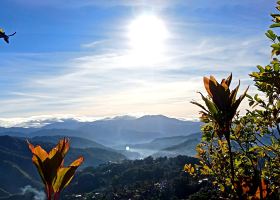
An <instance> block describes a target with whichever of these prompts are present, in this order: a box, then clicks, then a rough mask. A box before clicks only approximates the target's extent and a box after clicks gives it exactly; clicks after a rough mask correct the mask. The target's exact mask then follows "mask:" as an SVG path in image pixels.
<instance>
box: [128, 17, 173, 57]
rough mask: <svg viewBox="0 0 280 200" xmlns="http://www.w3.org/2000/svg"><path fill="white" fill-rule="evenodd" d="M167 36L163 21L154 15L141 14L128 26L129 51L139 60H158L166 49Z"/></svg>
mask: <svg viewBox="0 0 280 200" xmlns="http://www.w3.org/2000/svg"><path fill="white" fill-rule="evenodd" d="M168 36H169V34H168V30H167V28H166V26H165V24H164V22H163V21H162V20H161V19H160V18H158V17H157V16H154V15H141V16H139V17H137V18H136V19H134V20H133V21H132V22H131V23H130V25H129V27H128V39H129V44H130V47H131V53H132V55H133V57H134V58H138V59H139V60H142V59H145V60H148V61H155V60H159V59H160V58H161V56H162V54H163V53H164V51H165V49H166V47H165V42H166V40H167V39H168Z"/></svg>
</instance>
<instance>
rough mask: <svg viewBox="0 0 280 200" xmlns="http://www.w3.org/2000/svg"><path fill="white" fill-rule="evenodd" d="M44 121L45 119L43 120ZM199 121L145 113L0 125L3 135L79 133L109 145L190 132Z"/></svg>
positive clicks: (66, 134)
mask: <svg viewBox="0 0 280 200" xmlns="http://www.w3.org/2000/svg"><path fill="white" fill-rule="evenodd" d="M42 123H43V124H44V122H42ZM200 125H201V123H200V122H194V121H185V120H179V119H176V118H169V117H166V116H163V115H145V116H143V117H139V118H135V117H129V116H122V117H115V118H106V119H102V120H96V121H92V122H81V121H78V120H75V119H64V120H60V121H59V122H53V123H49V124H47V125H45V126H43V127H40V128H34V127H29V128H27V127H25V128H23V127H10V128H4V127H1V128H0V135H11V136H18V137H34V136H50V135H52V136H54V135H65V136H72V137H75V136H79V137H81V138H86V139H90V140H93V141H96V142H98V143H101V144H103V145H106V146H114V145H119V144H125V143H129V144H137V143H144V142H150V141H151V140H153V139H156V138H160V137H171V136H181V135H183V136H187V135H189V134H191V133H195V132H199V131H200Z"/></svg>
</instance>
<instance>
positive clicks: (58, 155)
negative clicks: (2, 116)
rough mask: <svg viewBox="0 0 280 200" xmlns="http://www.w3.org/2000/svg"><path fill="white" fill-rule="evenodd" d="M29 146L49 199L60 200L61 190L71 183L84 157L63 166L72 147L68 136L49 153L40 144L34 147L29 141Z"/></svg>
mask: <svg viewBox="0 0 280 200" xmlns="http://www.w3.org/2000/svg"><path fill="white" fill-rule="evenodd" d="M27 142H28V141H27ZM28 146H29V149H30V151H31V152H32V154H33V156H32V161H33V163H34V164H35V166H36V167H37V170H38V172H39V174H40V176H41V179H42V181H43V183H44V184H45V188H46V193H47V198H48V200H52V199H54V200H58V199H59V195H60V192H61V191H62V190H63V189H64V188H65V187H66V186H67V185H68V184H69V183H70V181H71V180H72V178H73V176H74V173H75V171H76V169H77V168H78V167H79V166H80V165H81V164H82V163H83V161H84V158H83V157H82V156H81V157H79V158H78V159H77V160H75V161H74V162H72V163H71V164H70V165H69V166H68V167H64V166H63V163H64V157H65V155H66V154H67V152H68V150H69V147H70V145H69V139H66V138H64V139H62V140H60V141H59V142H58V144H57V145H56V146H55V147H54V148H53V149H52V150H51V151H50V152H49V153H47V152H46V151H45V150H44V149H43V148H42V147H41V146H39V145H38V146H36V147H34V146H33V145H32V144H31V143H29V142H28Z"/></svg>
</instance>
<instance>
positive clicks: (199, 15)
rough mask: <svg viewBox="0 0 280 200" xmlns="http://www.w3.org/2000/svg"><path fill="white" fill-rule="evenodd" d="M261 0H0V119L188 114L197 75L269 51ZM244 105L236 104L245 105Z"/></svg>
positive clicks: (244, 72)
mask: <svg viewBox="0 0 280 200" xmlns="http://www.w3.org/2000/svg"><path fill="white" fill-rule="evenodd" d="M274 6H275V1H268V0H255V1H252V0H227V1H225V0H207V1H205V0H184V1H183V0H146V1H144V0H80V1H77V0H48V1H42V0H3V1H1V6H0V27H1V28H3V29H4V30H5V31H6V33H13V32H14V31H16V32H17V33H16V35H15V36H13V37H11V38H10V44H6V43H5V42H4V41H2V40H1V41H0V91H1V94H0V105H1V106H0V118H1V119H5V118H10V119H12V118H22V117H34V116H88V117H96V118H99V117H107V116H117V115H127V114H128V115H144V114H163V115H167V116H172V117H178V118H186V119H188V118H197V117H198V111H199V108H197V107H196V106H194V105H192V104H190V101H192V100H196V101H200V97H199V94H198V93H197V92H198V91H202V92H203V93H205V92H204V88H203V82H202V78H203V76H210V75H214V76H216V77H217V79H221V78H223V77H226V76H228V75H229V73H230V72H232V73H233V79H234V82H233V85H235V84H237V82H238V80H240V81H241V86H242V87H241V90H244V89H245V87H247V86H248V85H250V90H249V93H251V94H252V93H255V92H256V90H255V89H254V87H253V86H252V85H253V82H252V80H251V79H250V77H249V76H248V74H249V73H250V72H252V71H254V70H255V69H256V66H257V65H266V64H268V63H269V60H270V42H269V40H268V39H267V38H266V37H265V35H264V33H265V32H266V30H268V27H269V25H270V23H271V17H270V15H269V14H270V13H271V12H273V11H274ZM245 106H246V105H245Z"/></svg>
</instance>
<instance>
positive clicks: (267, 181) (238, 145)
mask: <svg viewBox="0 0 280 200" xmlns="http://www.w3.org/2000/svg"><path fill="white" fill-rule="evenodd" d="M276 8H277V10H278V12H279V11H280V1H278V2H277V7H276ZM271 16H272V17H273V22H274V24H272V25H271V26H270V28H278V27H280V14H272V15H271ZM266 36H267V37H268V38H269V39H270V40H271V41H272V42H273V44H272V45H271V47H272V61H271V62H270V64H269V65H267V66H264V67H263V66H257V71H256V72H252V73H251V74H250V76H251V77H252V78H253V80H254V83H255V86H256V87H257V89H258V91H259V94H256V95H255V96H250V95H247V94H246V91H245V93H244V94H243V95H242V96H241V97H240V98H239V99H238V100H235V97H236V93H237V90H238V88H239V85H238V87H236V88H235V89H234V90H233V91H232V92H230V90H229V89H228V87H229V84H230V81H231V76H230V77H229V78H228V79H223V80H222V82H221V84H219V83H217V81H216V80H215V78H214V77H213V76H211V77H210V79H207V78H204V85H205V88H206V90H207V92H208V95H209V96H208V97H204V96H203V95H202V99H203V101H204V102H205V105H206V108H205V107H204V106H203V105H201V104H199V103H196V102H193V103H194V104H196V105H198V106H200V107H201V108H202V109H203V111H202V112H201V113H202V117H201V118H202V120H203V121H204V122H205V123H206V124H205V125H204V127H203V128H202V132H203V136H202V140H201V143H200V144H199V145H198V146H197V153H198V155H197V156H198V158H199V159H200V164H198V165H195V166H191V165H185V170H186V171H188V172H189V173H190V174H193V175H194V176H195V177H197V178H200V176H201V175H204V176H207V177H208V178H209V179H210V180H211V181H212V183H213V185H214V186H215V187H217V188H218V189H219V191H220V193H219V196H220V197H221V198H230V199H279V196H280V128H279V123H280V61H279V60H278V58H277V56H278V55H279V54H280V37H279V36H278V35H277V34H276V33H275V32H274V31H272V30H269V31H267V33H266ZM211 82H212V83H211ZM245 95H246V96H247V98H248V101H249V106H250V107H251V108H250V109H249V110H247V112H246V115H245V116H239V114H238V112H237V107H238V105H239V104H240V102H241V101H242V99H243V98H244V96H245ZM231 96H232V97H233V98H232V100H233V102H234V101H238V102H237V103H236V106H233V105H234V103H232V102H230V101H229V100H230V99H231V98H230V97H231ZM221 99H223V101H221ZM221 102H224V104H221ZM222 105H223V106H224V107H223V106H222Z"/></svg>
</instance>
